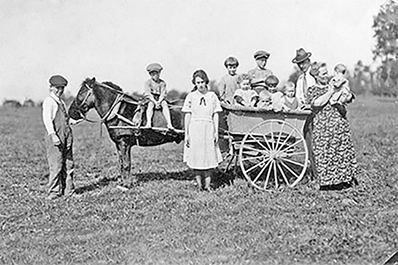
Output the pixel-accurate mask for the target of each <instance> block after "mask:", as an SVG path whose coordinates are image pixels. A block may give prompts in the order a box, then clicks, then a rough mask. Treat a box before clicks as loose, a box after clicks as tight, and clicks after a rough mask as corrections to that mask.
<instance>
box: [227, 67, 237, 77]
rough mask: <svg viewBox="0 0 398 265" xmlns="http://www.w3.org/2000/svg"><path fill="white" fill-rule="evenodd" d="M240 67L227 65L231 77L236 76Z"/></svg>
mask: <svg viewBox="0 0 398 265" xmlns="http://www.w3.org/2000/svg"><path fill="white" fill-rule="evenodd" d="M237 69H238V67H237V66H236V65H227V70H228V74H229V75H236V70H237Z"/></svg>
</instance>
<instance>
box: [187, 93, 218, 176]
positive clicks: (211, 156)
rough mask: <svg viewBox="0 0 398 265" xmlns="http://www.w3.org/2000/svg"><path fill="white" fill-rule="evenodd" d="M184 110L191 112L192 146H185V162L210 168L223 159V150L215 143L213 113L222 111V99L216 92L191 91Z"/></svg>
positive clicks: (196, 167)
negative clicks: (220, 99) (219, 98)
mask: <svg viewBox="0 0 398 265" xmlns="http://www.w3.org/2000/svg"><path fill="white" fill-rule="evenodd" d="M181 111H182V112H189V113H191V122H190V124H189V128H188V130H189V136H190V147H189V148H188V147H187V146H185V147H184V162H186V163H187V165H188V167H190V168H194V169H210V168H215V167H217V166H218V163H220V162H221V161H222V156H221V151H220V148H219V146H218V145H216V144H215V143H214V124H213V114H214V113H216V112H221V111H222V108H221V106H220V101H219V100H218V98H217V96H216V94H215V93H214V92H211V91H208V92H207V93H206V94H202V93H200V92H199V91H197V90H196V91H194V92H191V93H189V94H188V95H187V97H186V98H185V102H184V106H183V108H182V110H181Z"/></svg>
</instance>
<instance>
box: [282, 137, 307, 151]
mask: <svg viewBox="0 0 398 265" xmlns="http://www.w3.org/2000/svg"><path fill="white" fill-rule="evenodd" d="M301 142H303V139H300V140H298V141H297V142H295V143H294V144H291V145H289V146H288V147H286V148H285V149H283V150H282V149H280V150H278V151H287V150H289V149H290V148H292V147H295V146H296V145H298V144H299V143H301ZM282 146H283V145H282Z"/></svg>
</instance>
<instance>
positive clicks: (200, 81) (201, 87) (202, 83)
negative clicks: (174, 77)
mask: <svg viewBox="0 0 398 265" xmlns="http://www.w3.org/2000/svg"><path fill="white" fill-rule="evenodd" d="M195 86H196V87H197V89H198V91H199V92H201V93H204V92H206V91H207V86H206V82H205V81H204V80H203V79H202V78H200V77H199V76H197V77H196V78H195Z"/></svg>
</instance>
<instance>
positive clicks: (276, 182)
mask: <svg viewBox="0 0 398 265" xmlns="http://www.w3.org/2000/svg"><path fill="white" fill-rule="evenodd" d="M274 179H275V189H278V174H277V172H276V162H275V161H274Z"/></svg>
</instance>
